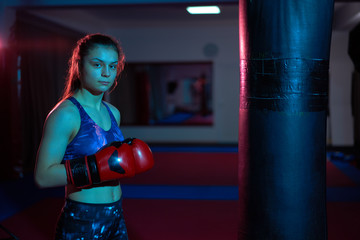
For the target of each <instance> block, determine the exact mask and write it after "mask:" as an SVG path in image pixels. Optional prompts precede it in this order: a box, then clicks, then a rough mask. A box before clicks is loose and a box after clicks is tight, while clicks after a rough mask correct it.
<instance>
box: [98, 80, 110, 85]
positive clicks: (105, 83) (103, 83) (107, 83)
mask: <svg viewBox="0 0 360 240" xmlns="http://www.w3.org/2000/svg"><path fill="white" fill-rule="evenodd" d="M99 83H100V84H102V85H109V84H110V82H107V81H99Z"/></svg>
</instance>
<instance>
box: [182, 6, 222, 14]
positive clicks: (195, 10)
mask: <svg viewBox="0 0 360 240" xmlns="http://www.w3.org/2000/svg"><path fill="white" fill-rule="evenodd" d="M186 10H187V11H188V12H189V13H190V14H219V13H220V8H219V7H218V6H196V7H187V8H186Z"/></svg>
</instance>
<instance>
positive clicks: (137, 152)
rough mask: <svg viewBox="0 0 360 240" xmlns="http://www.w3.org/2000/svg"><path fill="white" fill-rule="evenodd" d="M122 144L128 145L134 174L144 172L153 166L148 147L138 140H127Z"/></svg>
mask: <svg viewBox="0 0 360 240" xmlns="http://www.w3.org/2000/svg"><path fill="white" fill-rule="evenodd" d="M123 143H126V144H129V146H130V147H131V149H132V152H133V155H134V159H135V173H142V172H146V171H147V170H149V169H151V168H152V167H153V166H154V158H153V155H152V152H151V149H150V148H149V146H148V145H147V144H146V143H145V142H143V141H142V140H140V139H137V138H127V139H125V140H124V141H123Z"/></svg>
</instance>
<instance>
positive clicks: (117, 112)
mask: <svg viewBox="0 0 360 240" xmlns="http://www.w3.org/2000/svg"><path fill="white" fill-rule="evenodd" d="M104 102H105V104H106V105H108V106H109V108H110V110H111V112H112V114H113V115H114V117H115V119H116V122H117V124H118V125H120V119H121V115H120V111H119V109H117V108H116V107H115V106H114V105H112V104H111V103H109V102H106V101H104Z"/></svg>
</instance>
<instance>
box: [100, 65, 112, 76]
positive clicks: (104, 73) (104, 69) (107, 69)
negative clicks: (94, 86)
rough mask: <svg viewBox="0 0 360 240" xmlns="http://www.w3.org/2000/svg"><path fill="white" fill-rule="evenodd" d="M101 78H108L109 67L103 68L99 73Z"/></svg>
mask: <svg viewBox="0 0 360 240" xmlns="http://www.w3.org/2000/svg"><path fill="white" fill-rule="evenodd" d="M101 76H103V77H110V69H109V67H107V66H106V67H104V68H103V69H102V72H101Z"/></svg>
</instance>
